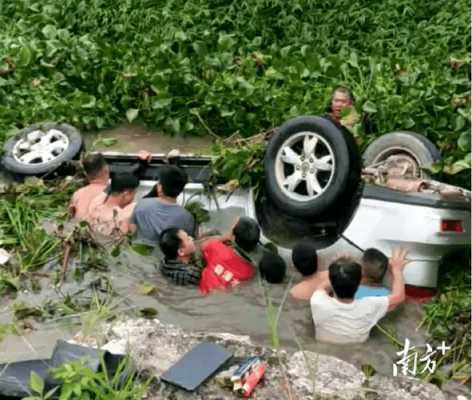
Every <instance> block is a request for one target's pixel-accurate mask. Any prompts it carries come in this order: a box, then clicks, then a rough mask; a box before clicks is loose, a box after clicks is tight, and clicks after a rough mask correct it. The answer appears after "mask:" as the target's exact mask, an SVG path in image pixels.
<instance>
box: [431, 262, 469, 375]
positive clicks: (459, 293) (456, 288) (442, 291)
mask: <svg viewBox="0 0 472 400" xmlns="http://www.w3.org/2000/svg"><path fill="white" fill-rule="evenodd" d="M465 265H470V254H468V255H461V256H460V257H456V259H447V260H446V261H445V262H444V266H445V267H447V274H446V273H443V274H442V276H441V277H440V280H439V287H438V291H439V295H438V296H437V297H436V298H435V300H434V301H433V302H431V303H430V304H427V305H426V306H425V311H426V314H425V318H424V320H423V321H422V325H423V326H425V327H426V329H427V331H428V333H429V334H430V335H431V338H432V340H433V343H431V344H433V345H435V346H439V345H441V343H442V342H443V341H444V342H445V344H446V345H447V346H448V347H450V350H448V351H447V352H446V354H445V355H444V356H443V357H442V358H441V359H440V361H439V362H438V367H443V368H442V369H440V370H439V373H438V374H437V376H436V377H435V378H436V379H437V380H438V381H439V382H438V383H441V382H442V381H445V380H448V379H453V380H456V381H459V382H463V383H465V382H469V383H470V374H471V368H470V366H471V358H470V357H471V348H470V344H471V337H470V332H471V320H470V315H471V314H470V312H471V309H470V304H471V292H470V284H471V280H470V278H471V277H470V269H469V268H465ZM444 366H449V367H445V368H444Z"/></svg>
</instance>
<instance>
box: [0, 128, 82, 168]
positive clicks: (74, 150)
mask: <svg viewBox="0 0 472 400" xmlns="http://www.w3.org/2000/svg"><path fill="white" fill-rule="evenodd" d="M50 129H57V130H59V131H61V132H62V133H63V134H64V135H66V136H67V138H68V139H69V144H68V146H67V148H66V149H65V150H64V151H63V152H62V153H61V154H59V155H58V156H57V157H56V158H55V159H54V160H52V161H50V162H44V163H41V164H24V163H21V162H19V161H18V160H16V159H15V157H14V156H13V149H14V147H15V144H16V143H17V142H18V141H19V140H20V139H22V138H24V137H25V135H27V134H28V133H31V132H33V131H35V130H42V131H49V130H50ZM83 148H84V146H83V141H82V135H81V134H80V132H79V131H78V130H77V129H76V128H74V127H73V126H71V125H68V124H58V123H53V122H46V123H42V124H35V125H32V126H29V127H27V128H24V129H22V130H21V131H19V132H18V133H17V134H16V135H15V136H13V137H11V138H10V139H8V140H7V141H6V142H5V145H4V148H3V149H4V154H3V157H2V165H3V166H4V168H5V169H6V170H7V171H9V172H11V173H13V174H16V175H44V174H47V173H50V172H52V171H54V170H56V169H57V168H58V167H60V166H61V165H62V164H63V163H64V162H67V161H71V160H73V159H75V158H76V157H77V156H78V155H79V154H80V152H81V151H82V149H83Z"/></svg>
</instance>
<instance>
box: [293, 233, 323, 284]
mask: <svg viewBox="0 0 472 400" xmlns="http://www.w3.org/2000/svg"><path fill="white" fill-rule="evenodd" d="M292 262H293V266H294V267H295V269H296V270H297V271H298V272H300V274H302V275H303V276H310V275H313V274H314V273H315V272H316V271H317V270H318V255H317V253H316V246H315V243H314V242H313V241H312V240H309V239H302V240H300V241H299V242H297V243H296V244H295V246H293V249H292Z"/></svg>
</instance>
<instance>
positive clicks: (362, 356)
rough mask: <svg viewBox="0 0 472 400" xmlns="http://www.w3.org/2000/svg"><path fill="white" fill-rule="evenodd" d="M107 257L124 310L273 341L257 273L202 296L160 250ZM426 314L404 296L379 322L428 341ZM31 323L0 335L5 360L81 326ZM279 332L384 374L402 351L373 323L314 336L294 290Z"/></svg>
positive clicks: (278, 294)
mask: <svg viewBox="0 0 472 400" xmlns="http://www.w3.org/2000/svg"><path fill="white" fill-rule="evenodd" d="M240 213H241V210H239V209H236V208H233V209H227V210H222V211H215V212H212V213H211V223H210V224H208V228H212V227H218V228H219V229H222V230H224V229H228V228H229V227H230V225H231V223H232V222H233V221H234V218H235V216H236V215H239V214H240ZM109 262H110V264H109V266H108V268H109V272H108V276H109V278H110V279H111V282H112V285H113V288H114V289H115V291H116V292H117V293H118V296H117V297H116V300H115V301H116V302H119V303H120V304H119V306H118V308H117V310H118V309H121V310H124V311H123V312H124V313H125V312H126V311H131V310H133V309H139V308H143V307H154V308H156V309H157V310H158V313H159V314H158V318H159V319H160V320H161V321H163V322H165V323H171V324H175V325H178V326H181V327H183V328H186V329H192V330H197V331H205V332H231V333H234V334H241V335H249V336H250V337H251V338H252V340H253V341H254V342H255V343H258V344H263V345H271V338H270V334H269V328H268V322H267V314H266V307H265V299H264V294H263V289H262V286H261V284H260V282H259V279H258V278H257V277H256V278H254V279H253V280H252V281H251V282H249V283H246V284H242V285H240V286H239V287H237V288H235V289H234V290H232V291H231V292H216V293H213V294H211V295H208V296H202V295H200V293H199V292H198V290H197V289H196V288H193V287H177V286H174V285H172V284H170V283H168V282H167V281H166V280H165V279H164V278H163V277H162V276H161V275H160V273H159V271H158V270H157V264H158V257H157V255H151V256H142V255H140V254H138V253H136V252H135V251H133V250H131V249H129V250H127V251H123V252H122V253H121V254H120V255H119V256H118V257H116V258H110V259H109ZM56 268H57V266H56ZM290 277H291V279H292V280H293V281H294V282H296V281H297V280H298V279H299V276H298V275H297V274H296V272H295V271H294V270H293V269H291V268H290V270H289V277H288V278H287V280H286V282H285V284H283V285H271V286H270V295H271V298H272V301H273V303H274V306H275V307H278V306H279V304H280V302H281V300H282V298H283V296H284V293H285V290H286V287H287V282H288V281H289V280H290ZM93 278H94V276H93V274H90V276H86V279H85V280H84V282H82V284H80V285H78V284H77V283H75V282H74V281H73V280H72V279H71V278H69V279H68V280H67V282H66V283H65V284H64V285H63V287H62V289H61V292H62V293H63V294H65V293H74V292H76V291H77V290H78V288H80V287H84V286H86V283H87V282H89V281H90V280H91V279H93ZM142 283H151V284H153V285H155V286H156V289H157V290H156V293H155V294H154V295H152V296H145V295H141V294H139V287H140V285H141V284H142ZM58 297H60V295H59V293H58V292H57V291H56V290H55V289H54V288H52V287H47V286H46V287H43V290H42V291H41V292H40V293H37V294H33V293H20V294H19V295H18V297H17V299H16V300H15V301H25V302H26V303H28V304H30V305H41V304H42V303H43V302H44V301H45V300H47V299H53V298H58ZM12 303H13V300H5V299H4V300H3V301H2V304H1V308H0V322H8V321H10V320H11V318H12V314H11V306H12ZM119 314H121V313H119ZM422 315H423V312H422V309H421V307H420V306H418V305H411V304H407V305H404V306H403V307H402V308H401V309H399V310H398V311H396V312H394V313H392V314H390V315H389V316H388V317H387V318H386V319H385V320H384V321H382V322H381V325H382V326H388V327H389V329H391V328H392V327H393V328H394V331H395V332H396V335H397V336H398V337H399V338H400V339H401V340H402V339H403V338H404V337H408V338H409V339H410V340H411V341H412V342H414V343H418V344H424V343H425V338H424V335H423V332H422V331H421V330H420V331H418V330H417V329H416V328H417V326H418V324H419V322H420V321H421V318H422ZM34 325H35V328H36V329H35V331H33V332H31V333H28V334H25V335H24V336H14V335H9V336H8V337H7V338H5V339H4V341H3V342H1V343H0V362H5V361H8V362H11V361H15V360H24V359H31V358H38V357H48V356H49V355H50V353H51V351H52V349H53V347H54V344H55V342H56V340H57V339H59V338H69V337H71V336H73V334H74V333H75V332H77V331H78V330H79V329H80V322H79V319H78V318H60V319H59V320H57V321H46V322H44V323H35V324H34ZM279 337H280V341H281V345H282V347H283V348H286V349H289V350H297V349H298V347H299V345H301V346H302V348H303V349H305V350H313V351H316V352H319V353H324V354H330V355H333V356H336V357H339V358H341V359H344V360H346V361H349V362H351V363H353V364H355V365H357V366H362V365H363V364H370V365H372V366H373V367H374V368H375V369H376V370H377V371H379V372H381V373H383V374H387V375H391V374H392V363H393V360H394V359H395V358H396V355H395V352H396V351H398V349H396V348H395V347H394V346H393V345H392V343H391V342H390V340H389V339H388V338H387V337H386V336H385V335H384V334H382V333H380V332H379V331H378V330H376V329H374V330H373V331H372V333H371V337H370V339H369V340H368V341H367V342H366V343H365V344H359V345H344V346H343V345H333V344H323V343H317V342H315V340H314V328H313V324H312V319H311V314H310V309H309V304H308V303H305V302H296V301H293V300H291V299H290V298H289V299H288V300H287V301H286V303H285V304H284V308H283V311H282V314H281V318H280V322H279Z"/></svg>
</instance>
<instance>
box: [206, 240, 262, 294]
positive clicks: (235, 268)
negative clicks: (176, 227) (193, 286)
mask: <svg viewBox="0 0 472 400" xmlns="http://www.w3.org/2000/svg"><path fill="white" fill-rule="evenodd" d="M202 253H203V258H204V260H205V263H206V266H205V268H204V269H203V271H202V276H201V278H200V285H199V287H200V291H201V292H202V293H203V294H207V293H209V292H210V291H211V290H213V289H226V288H228V287H233V286H235V285H237V284H238V283H239V282H241V281H247V280H249V279H251V278H252V277H253V275H254V267H253V266H252V265H251V263H249V261H246V260H245V259H243V258H242V257H241V256H239V255H238V254H237V253H236V251H235V250H234V249H233V248H232V247H230V246H228V245H226V244H224V243H223V242H221V241H220V240H217V239H212V240H209V241H208V242H206V243H205V244H204V246H202Z"/></svg>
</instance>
